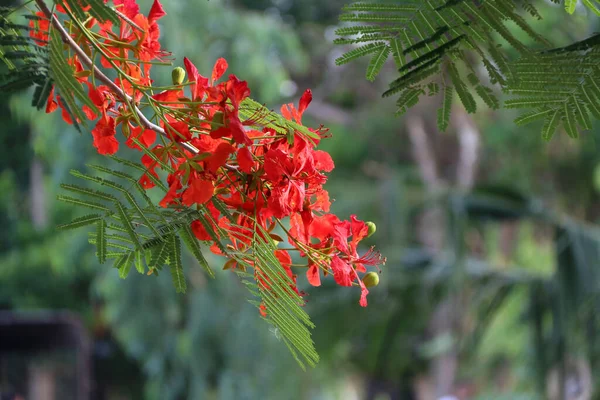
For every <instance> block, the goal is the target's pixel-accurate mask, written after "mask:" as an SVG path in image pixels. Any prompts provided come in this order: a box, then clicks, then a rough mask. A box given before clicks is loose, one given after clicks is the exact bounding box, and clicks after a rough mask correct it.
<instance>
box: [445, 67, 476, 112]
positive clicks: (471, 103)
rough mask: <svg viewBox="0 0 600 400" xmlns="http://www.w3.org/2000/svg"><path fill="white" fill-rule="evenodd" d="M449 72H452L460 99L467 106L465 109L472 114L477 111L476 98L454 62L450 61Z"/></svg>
mask: <svg viewBox="0 0 600 400" xmlns="http://www.w3.org/2000/svg"><path fill="white" fill-rule="evenodd" d="M448 73H449V74H450V79H452V84H453V85H454V89H456V93H458V97H459V98H460V101H461V102H462V103H463V105H464V106H465V110H467V112H468V113H471V114H472V113H474V112H475V111H477V103H475V99H474V98H473V96H472V95H471V93H469V90H468V89H467V86H466V85H465V83H464V82H463V81H462V79H461V78H460V75H459V74H458V70H457V69H456V67H455V66H454V64H453V63H448Z"/></svg>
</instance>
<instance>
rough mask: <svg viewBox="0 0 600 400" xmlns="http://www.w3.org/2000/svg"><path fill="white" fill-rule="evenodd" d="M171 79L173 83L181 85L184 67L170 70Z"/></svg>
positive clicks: (183, 77)
mask: <svg viewBox="0 0 600 400" xmlns="http://www.w3.org/2000/svg"><path fill="white" fill-rule="evenodd" d="M171 79H172V80H173V85H181V84H182V83H183V80H184V79H185V69H183V68H181V67H177V68H174V69H173V71H172V72H171Z"/></svg>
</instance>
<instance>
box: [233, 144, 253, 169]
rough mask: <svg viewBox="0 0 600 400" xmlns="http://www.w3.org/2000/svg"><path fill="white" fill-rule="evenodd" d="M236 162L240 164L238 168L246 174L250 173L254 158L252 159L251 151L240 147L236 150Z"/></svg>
mask: <svg viewBox="0 0 600 400" xmlns="http://www.w3.org/2000/svg"><path fill="white" fill-rule="evenodd" d="M237 162H238V165H239V166H240V170H241V171H242V172H245V173H247V174H251V173H252V167H254V160H253V159H252V153H250V150H248V148H247V147H242V148H240V149H238V151H237Z"/></svg>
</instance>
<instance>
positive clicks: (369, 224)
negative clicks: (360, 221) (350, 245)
mask: <svg viewBox="0 0 600 400" xmlns="http://www.w3.org/2000/svg"><path fill="white" fill-rule="evenodd" d="M366 225H367V227H368V228H369V233H368V234H367V237H371V236H373V234H374V233H375V231H377V226H376V225H375V222H371V221H369V222H367V223H366Z"/></svg>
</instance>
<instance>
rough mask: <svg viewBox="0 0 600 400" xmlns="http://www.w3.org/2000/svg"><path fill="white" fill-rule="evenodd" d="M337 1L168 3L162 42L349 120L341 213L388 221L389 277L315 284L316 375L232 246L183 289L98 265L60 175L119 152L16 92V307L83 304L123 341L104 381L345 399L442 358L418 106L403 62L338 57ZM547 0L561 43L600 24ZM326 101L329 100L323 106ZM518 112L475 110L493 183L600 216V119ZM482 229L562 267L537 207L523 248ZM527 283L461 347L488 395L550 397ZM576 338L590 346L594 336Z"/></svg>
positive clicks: (187, 390)
mask: <svg viewBox="0 0 600 400" xmlns="http://www.w3.org/2000/svg"><path fill="white" fill-rule="evenodd" d="M141 3H142V7H143V9H145V10H147V9H148V8H149V6H150V2H149V1H145V2H141ZM326 3H327V4H323V3H322V2H319V1H313V0H304V1H289V0H278V1H270V0H239V1H233V0H230V1H225V0H221V1H216V0H211V1H209V2H207V1H204V0H195V1H172V2H168V3H166V2H165V8H166V11H167V13H168V17H166V18H165V19H164V20H163V22H162V23H161V25H162V26H161V29H162V31H163V44H164V47H165V48H167V49H169V50H170V51H172V52H173V54H175V55H177V57H178V58H177V60H176V61H175V63H176V64H179V63H181V61H182V58H183V56H187V57H189V58H190V59H192V60H193V61H194V62H195V63H196V64H197V65H198V67H199V69H200V70H201V71H209V70H210V69H211V68H212V65H213V63H214V61H215V60H216V59H217V58H218V57H225V58H226V59H227V60H228V61H229V64H230V70H229V72H231V73H235V74H237V75H238V76H239V77H242V78H243V79H247V80H248V81H249V85H250V87H251V88H252V90H253V97H254V98H255V99H257V100H259V101H261V102H265V103H267V104H268V105H270V106H272V107H273V108H276V107H277V106H278V104H281V103H283V102H287V101H292V100H293V101H297V97H298V95H299V94H300V93H301V92H302V91H303V90H304V88H306V87H310V88H312V89H313V92H314V94H315V96H314V97H315V100H316V102H315V103H316V104H314V105H313V108H312V110H311V109H310V108H309V110H311V111H310V112H308V113H307V120H306V121H305V122H307V123H309V124H310V123H311V122H313V123H315V124H318V123H324V124H326V125H327V126H329V127H330V128H331V131H332V133H333V137H332V138H331V139H328V140H327V141H325V142H324V143H323V149H325V150H327V151H329V152H331V154H332V157H333V158H334V160H335V162H336V170H335V171H334V173H333V174H332V176H331V178H330V184H329V186H328V189H329V190H330V193H331V196H332V198H334V199H335V200H336V201H335V203H334V211H336V212H337V213H339V214H340V215H341V216H343V217H348V215H349V214H350V213H357V214H358V215H360V216H361V217H362V218H364V219H365V220H373V221H376V222H377V225H378V232H377V235H375V236H374V237H373V238H371V239H370V243H367V244H376V245H377V246H378V247H379V248H380V249H381V251H382V253H383V254H385V255H386V256H387V257H388V260H389V262H388V265H387V266H386V267H385V269H384V271H383V275H382V277H381V278H382V284H381V285H380V286H379V287H377V288H376V289H373V290H372V291H371V294H370V306H369V308H367V309H362V308H360V307H359V306H358V301H357V293H356V292H355V291H349V290H345V289H343V288H338V287H336V286H335V285H333V284H331V282H329V283H327V284H325V285H324V286H323V287H322V288H319V289H316V290H312V289H310V288H308V287H306V289H307V291H308V297H307V298H308V300H309V304H308V305H307V311H308V312H309V313H310V314H311V316H313V319H314V322H315V324H316V325H317V328H316V330H315V332H314V334H315V341H316V346H317V350H318V351H319V353H320V355H321V357H322V359H323V360H322V362H321V363H320V364H318V365H317V367H316V368H314V369H312V370H309V371H307V372H302V371H301V370H300V369H299V368H298V367H297V365H296V363H295V361H294V360H293V358H292V357H291V356H290V355H289V354H288V353H287V351H286V349H285V346H283V344H282V343H281V341H280V339H278V333H277V332H276V331H273V330H269V329H268V327H267V326H266V325H265V324H263V323H262V322H261V321H260V319H259V318H258V316H257V312H256V308H255V307H253V306H252V305H250V304H248V303H247V301H246V291H245V289H244V288H243V286H242V285H241V284H240V283H239V280H238V279H237V277H235V276H234V275H233V274H231V273H229V272H227V271H220V267H219V266H220V263H222V261H221V260H218V259H211V260H209V263H211V265H212V266H213V269H215V270H216V271H217V279H216V280H213V281H210V282H207V281H206V278H205V275H204V274H203V272H202V269H201V268H200V266H198V265H196V262H195V260H194V259H193V257H191V256H190V255H189V254H186V255H185V258H184V262H185V265H184V270H185V273H186V276H187V282H188V289H189V290H188V292H187V293H186V294H185V295H180V294H177V293H176V292H175V291H174V290H173V287H172V282H171V278H170V277H169V276H168V274H161V275H160V276H159V277H158V278H155V277H146V276H138V275H136V274H132V275H131V276H130V277H129V278H128V279H126V280H121V279H120V278H119V274H118V271H116V270H113V269H111V268H108V267H106V266H103V267H100V266H99V265H98V262H97V260H96V258H95V256H94V254H93V251H91V247H90V246H89V244H88V243H87V237H86V236H85V235H82V234H81V232H78V231H75V232H64V233H59V234H57V233H56V231H55V229H54V228H55V226H57V225H59V224H61V223H64V222H66V221H69V220H71V219H73V218H74V217H76V216H78V215H80V214H79V213H78V212H77V211H75V210H73V209H72V208H71V207H68V206H67V205H65V204H62V203H60V202H58V201H56V196H57V194H58V193H59V186H58V183H59V182H69V179H71V178H69V175H68V171H69V170H70V169H72V168H76V169H81V170H85V168H86V167H85V164H103V163H104V162H105V160H104V159H103V158H102V157H100V156H98V155H97V154H95V152H94V149H93V148H92V146H91V141H90V140H89V138H88V137H87V136H86V135H89V133H87V131H85V130H84V131H83V132H82V134H81V135H80V134H78V133H76V132H75V131H74V130H73V129H70V128H67V127H65V125H64V124H63V123H62V121H60V118H59V116H57V115H50V116H48V115H43V114H41V113H38V112H36V111H35V110H33V109H31V108H30V107H29V103H30V97H31V93H24V94H22V95H19V96H14V97H12V98H10V99H8V98H3V99H2V102H1V103H0V107H1V111H2V112H0V118H1V120H0V124H2V126H5V127H6V128H5V129H2V131H1V132H0V136H1V137H2V143H3V144H4V146H2V147H1V148H0V209H1V210H2V211H1V212H0V224H1V226H2V227H3V229H2V230H0V306H1V307H2V308H10V309H15V310H21V311H25V310H32V309H70V310H73V311H75V312H77V313H79V314H80V315H81V316H82V317H83V318H84V320H85V321H86V323H87V326H88V327H89V328H90V333H91V334H92V335H93V336H94V337H95V340H96V341H97V342H98V343H101V342H107V343H110V346H111V348H112V349H113V350H112V353H111V355H110V356H108V357H106V358H105V359H104V361H103V362H105V363H106V365H108V368H107V371H108V372H103V373H105V375H103V376H101V377H100V378H98V379H103V380H106V381H110V382H113V383H112V385H111V388H110V391H111V393H112V395H114V396H118V395H124V396H126V397H127V398H148V399H179V398H191V399H196V398H209V399H210V398H214V399H256V398H268V399H271V398H272V399H281V398H294V399H296V398H297V399H325V398H327V399H329V398H338V399H346V398H348V396H349V394H348V393H350V392H351V391H352V390H353V388H354V387H355V388H356V390H357V391H358V392H359V393H365V392H366V391H367V388H369V387H377V388H379V389H381V390H382V391H387V392H388V393H398V391H402V390H407V387H408V386H410V383H411V382H412V381H413V380H414V379H415V377H416V376H418V375H419V374H422V373H424V372H425V371H426V366H427V363H428V361H429V360H430V358H431V355H432V354H434V353H435V347H436V345H437V346H442V347H443V343H442V344H441V345H440V343H441V342H440V341H438V342H435V341H434V340H431V338H427V337H426V335H424V330H425V328H426V325H427V322H428V320H429V317H430V315H431V312H432V310H433V309H434V306H435V304H436V303H437V302H438V301H439V300H440V299H441V298H443V296H444V294H445V293H446V292H447V291H448V288H447V287H445V286H444V285H443V284H440V282H439V281H436V280H435V276H434V277H433V278H432V275H431V274H430V272H428V271H429V270H427V269H426V270H425V273H421V270H419V269H418V267H419V265H422V264H423V263H422V262H421V263H420V261H419V260H420V258H419V257H421V253H420V252H419V249H418V248H417V240H416V232H415V230H414V229H413V228H414V223H413V222H414V219H413V217H414V213H415V211H414V210H415V209H417V208H418V207H421V206H422V203H423V201H425V200H427V195H426V193H425V190H424V188H423V185H422V184H421V183H420V180H419V176H418V172H417V169H416V167H415V165H414V163H413V161H412V156H411V149H410V144H409V141H408V137H407V133H406V132H405V131H404V129H403V128H402V119H398V118H397V117H394V112H395V111H396V110H397V105H396V104H395V101H394V99H383V100H382V99H381V98H380V94H381V93H382V92H384V91H385V90H386V89H387V83H388V82H391V81H393V80H394V79H396V78H397V71H396V69H395V67H394V66H393V62H392V63H388V64H385V65H383V66H382V67H381V70H380V75H381V76H380V77H379V78H378V79H377V80H375V82H374V83H368V82H366V81H365V80H364V71H365V69H366V68H368V65H369V61H368V60H364V62H363V61H360V62H358V63H355V64H350V65H348V66H343V67H337V66H335V61H334V60H335V59H336V58H337V57H339V56H340V55H341V54H342V53H343V51H342V49H340V47H339V46H334V45H333V43H332V41H333V39H334V37H335V35H334V34H333V31H334V28H335V24H337V22H336V19H337V14H338V12H339V10H341V7H342V5H343V4H344V3H345V2H339V1H331V2H326ZM540 11H542V12H543V16H544V19H543V20H542V21H539V22H538V23H536V27H537V28H538V29H539V32H540V34H541V36H544V37H550V36H552V38H553V40H554V39H555V40H556V44H557V45H567V44H568V43H571V42H573V41H576V40H581V39H583V38H585V37H587V36H589V35H590V34H591V33H593V32H595V31H597V30H598V20H597V18H596V17H595V16H594V15H593V13H592V12H591V11H589V10H586V9H585V8H584V7H581V9H580V10H579V9H578V10H577V11H578V12H576V13H575V15H573V16H568V15H567V14H566V13H564V11H563V9H562V8H559V7H558V6H557V7H556V8H552V6H547V7H541V6H540ZM515 35H516V37H517V39H518V40H521V41H523V42H524V43H527V41H529V40H531V39H530V38H528V37H527V35H524V34H523V33H522V32H521V33H519V32H518V30H515ZM512 55H514V54H512ZM509 56H511V54H510V53H509ZM361 62H362V64H361ZM169 74H170V71H169V69H168V68H165V71H164V74H162V75H158V76H156V79H157V83H158V84H160V83H161V82H164V83H167V82H168V80H169ZM295 88H296V90H295V91H294V89H295ZM496 94H497V95H498V96H499V97H500V98H501V99H503V97H502V94H501V93H496ZM478 101H479V100H478ZM319 102H320V103H319ZM323 103H325V105H327V106H329V107H330V108H326V107H322V105H323ZM438 105H439V104H436V105H435V106H436V107H437V106H438ZM436 107H433V108H432V111H431V112H432V115H433V112H434V111H433V110H434V109H435V108H436ZM323 110H325V111H323ZM517 115H518V114H517V113H514V114H513V112H512V111H507V110H503V111H501V112H496V111H490V110H488V109H486V108H479V111H478V112H477V113H476V114H475V115H474V119H475V120H476V121H477V123H478V128H479V130H480V132H481V133H482V135H481V137H482V150H481V165H480V172H479V174H478V184H480V185H485V184H488V185H496V186H501V187H504V188H507V189H510V190H514V191H518V192H519V193H521V194H522V195H523V196H525V197H527V198H529V197H531V198H535V199H539V200H540V201H541V202H543V204H544V206H545V207H546V209H552V210H555V211H556V213H558V214H561V215H562V214H563V213H565V214H568V215H570V216H571V217H574V218H577V219H578V220H581V221H583V220H585V221H588V222H590V223H597V222H598V218H599V217H600V208H599V207H598V204H599V203H598V200H599V195H598V193H599V191H598V185H597V174H595V172H596V171H597V170H598V166H599V165H600V151H599V150H600V149H599V148H598V146H599V144H598V140H600V130H599V129H598V124H597V123H596V122H594V124H593V126H592V129H591V130H590V131H588V132H586V133H584V134H582V135H581V137H580V138H579V139H578V140H572V139H569V138H568V137H567V136H566V135H556V136H555V137H554V138H553V140H552V141H551V142H549V143H547V142H544V141H542V140H540V136H539V131H540V129H541V124H540V123H538V124H537V125H535V124H533V125H531V126H529V125H528V126H525V127H516V126H515V125H514V124H513V120H514V118H516V117H517ZM437 135H440V136H437ZM441 135H442V134H436V137H438V138H441V139H439V143H441V145H440V146H441V147H442V148H440V149H438V151H439V152H440V153H441V154H442V155H443V154H448V158H450V156H451V153H452V151H453V150H452V149H455V148H456V147H455V145H454V144H453V143H455V133H454V132H452V131H451V130H450V131H449V132H447V133H445V134H443V135H445V136H441ZM82 136H83V137H82ZM443 144H448V146H447V147H444V146H443ZM449 163H451V161H449ZM34 165H40V166H41V167H42V170H43V176H42V180H41V185H38V186H35V187H32V182H36V185H37V182H38V181H34V180H33V172H32V171H33V169H34ZM450 166H451V165H448V167H450ZM448 169H450V168H448ZM33 192H36V195H37V196H41V197H42V198H43V199H44V201H43V206H42V207H43V210H45V215H46V218H47V220H46V222H45V223H43V224H42V225H39V224H38V225H37V226H36V224H34V223H32V219H31V213H30V210H31V208H32V207H33V198H34V195H33ZM467 231H468V232H471V233H473V232H475V233H476V234H478V235H481V236H482V237H483V238H484V242H485V246H486V253H485V257H484V261H485V262H487V263H488V264H489V265H495V266H496V267H495V268H498V271H493V272H498V273H500V272H506V270H510V271H512V269H513V268H514V269H516V268H517V267H515V266H518V268H519V270H518V271H517V272H518V273H523V274H524V275H526V276H527V279H530V277H533V278H535V279H550V277H552V276H553V274H554V273H555V271H556V270H557V264H556V257H555V254H554V252H555V247H554V237H553V236H552V234H549V233H548V228H547V224H545V223H541V222H539V221H536V220H534V219H528V220H524V221H522V222H520V223H519V225H518V229H517V236H518V240H517V241H516V243H517V244H516V248H515V250H514V252H513V253H512V259H511V260H508V261H507V260H505V259H504V258H503V256H502V255H501V254H500V250H499V248H498V240H497V239H498V237H499V235H500V228H499V227H498V226H497V225H495V224H484V223H475V224H473V225H469V227H468V228H467ZM425 264H426V262H425ZM411 268H412V269H411ZM415 268H416V269H415ZM415 271H416V272H415ZM527 279H525V280H524V281H526V280H527ZM477 282H478V281H477V280H476V279H473V280H467V284H469V285H472V287H474V288H479V286H477ZM519 285H521V283H519V284H517V285H516V286H515V289H514V290H511V293H510V295H509V296H508V298H507V300H506V301H505V302H504V303H502V304H501V306H500V307H499V308H498V309H497V310H495V313H494V314H493V317H492V320H491V321H490V324H489V326H488V327H489V329H488V330H487V331H485V334H484V336H483V338H480V341H479V346H477V347H474V348H473V349H471V348H470V347H468V346H466V345H465V346H464V347H461V348H464V352H463V353H462V354H461V358H460V360H461V369H460V377H461V378H463V379H466V380H469V381H473V382H476V383H477V384H478V385H479V386H480V387H483V388H487V389H483V390H481V391H480V393H479V397H478V398H481V399H489V398H494V399H498V398H501V397H500V396H501V395H502V396H505V397H506V398H511V399H515V398H521V397H522V398H524V399H525V398H528V399H533V398H541V397H536V396H539V394H536V393H537V387H536V385H535V378H536V373H537V372H536V371H537V370H536V368H534V365H535V362H534V361H535V354H534V351H533V350H532V349H531V346H530V343H531V330H530V329H529V328H528V325H527V324H526V323H523V321H524V320H525V321H527V319H528V315H527V313H526V310H525V309H524V307H523V306H522V304H523V303H524V302H526V301H527V298H528V292H527V290H526V289H524V288H522V287H521V286H519ZM305 286H306V285H305ZM465 312H466V313H470V314H469V315H472V318H473V319H474V320H475V321H477V318H479V315H480V314H478V313H479V310H477V309H473V310H470V309H469V310H465ZM390 331H393V335H391V334H390V333H389V332H390ZM107 332H108V333H107ZM507 332H509V333H510V335H507ZM575 336H576V335H575V334H573V336H572V337H574V338H575ZM574 341H576V340H574ZM442 342H443V341H442ZM432 349H433V350H432ZM573 352H574V354H578V353H579V354H588V353H589V354H591V353H592V351H591V350H589V349H587V348H586V347H585V346H583V345H579V344H578V343H575V344H574V346H573ZM124 360H125V361H124ZM497 360H507V361H508V363H509V365H510V366H511V371H512V376H513V378H514V379H513V381H512V383H511V385H510V387H509V389H508V390H509V393H506V392H504V393H503V394H498V393H496V389H495V387H494V379H493V378H494V371H495V369H494V368H495V365H496V364H495V363H496V362H497ZM119 363H127V364H128V365H132V366H133V368H132V369H133V370H135V369H136V368H137V369H139V371H141V375H142V376H143V378H140V377H139V375H138V374H136V373H131V374H130V375H126V376H125V377H123V376H121V377H120V379H117V378H116V377H115V376H114V375H115V374H114V373H112V374H111V372H110V370H111V366H114V365H118V364H119ZM388 389H389V390H388ZM394 390H395V392H394ZM503 390H505V391H506V388H503ZM518 396H520V397H518Z"/></svg>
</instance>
